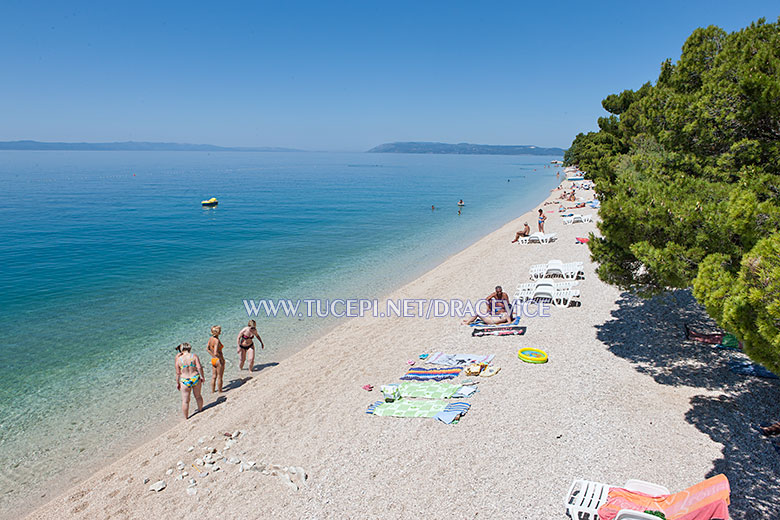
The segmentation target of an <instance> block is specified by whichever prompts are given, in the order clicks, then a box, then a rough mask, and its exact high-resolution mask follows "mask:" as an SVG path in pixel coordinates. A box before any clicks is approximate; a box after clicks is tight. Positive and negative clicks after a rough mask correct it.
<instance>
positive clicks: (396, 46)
mask: <svg viewBox="0 0 780 520" xmlns="http://www.w3.org/2000/svg"><path fill="white" fill-rule="evenodd" d="M778 15H780V6H779V5H778V4H777V1H776V0H775V1H773V2H754V1H749V0H747V1H740V2H734V1H730V2H717V1H708V2H699V1H693V2H689V1H677V2H642V3H636V2H626V1H623V2H609V3H596V2H571V3H567V2H537V3H534V4H533V5H525V6H523V5H521V4H520V3H519V2H506V3H499V2H454V1H452V2H444V1H442V2H424V1H417V2H403V1H393V2H372V1H367V0H363V1H359V2H338V1H332V2H322V1H320V2H292V1H290V2H245V3H243V2H222V3H216V2H214V3H211V4H210V5H209V4H205V3H197V2H180V3H176V2H155V3H151V2H149V3H147V2H102V3H99V2H94V3H91V4H90V3H79V2H50V3H45V2H35V1H9V0H4V1H3V2H2V4H0V140H15V139H36V140H42V141H124V140H136V141H176V142H188V143H211V144H219V145H237V146H286V147H296V148H304V149H311V150H343V151H359V150H365V149H368V148H370V147H372V146H374V145H377V144H380V143H383V142H388V141H406V140H415V141H443V142H464V141H466V142H473V143H485V144H535V145H539V146H561V147H567V146H568V145H569V144H570V142H571V140H572V138H573V137H574V136H575V135H576V134H577V133H578V132H580V131H587V130H591V129H594V128H595V125H596V118H597V117H598V116H600V115H603V111H602V109H601V105H600V101H601V99H603V98H604V97H605V96H606V95H607V94H610V93H613V92H618V91H621V90H623V89H626V88H636V87H638V86H640V85H641V84H642V83H643V82H645V81H648V80H655V79H656V78H657V75H658V70H659V66H660V63H661V62H662V61H663V60H664V59H666V58H668V57H671V58H673V59H676V58H677V57H679V53H680V48H681V46H682V44H683V42H684V40H685V38H686V37H687V36H688V35H689V34H690V32H691V31H692V30H693V29H695V28H696V27H699V26H707V25H710V24H714V25H719V26H721V27H723V28H724V29H726V30H729V31H732V30H736V29H739V28H741V27H743V26H745V25H747V24H749V23H750V22H751V21H754V20H756V19H758V18H759V17H762V16H763V17H766V18H767V19H768V20H769V21H775V20H776V19H777V17H778Z"/></svg>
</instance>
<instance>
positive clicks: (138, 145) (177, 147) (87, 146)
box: [0, 140, 304, 152]
mask: <svg viewBox="0 0 780 520" xmlns="http://www.w3.org/2000/svg"><path fill="white" fill-rule="evenodd" d="M0 150H65V151H69V150H71V151H73V150H78V151H131V152H302V151H304V150H297V149H295V148H278V147H263V146H258V147H249V146H216V145H213V144H187V143H152V142H147V141H121V142H111V143H61V142H42V141H29V140H28V141H0Z"/></svg>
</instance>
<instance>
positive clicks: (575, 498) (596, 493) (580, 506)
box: [563, 479, 669, 520]
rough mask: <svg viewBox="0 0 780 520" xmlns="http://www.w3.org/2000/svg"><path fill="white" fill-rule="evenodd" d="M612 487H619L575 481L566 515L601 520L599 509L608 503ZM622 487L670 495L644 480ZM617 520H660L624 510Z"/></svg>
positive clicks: (627, 483)
mask: <svg viewBox="0 0 780 520" xmlns="http://www.w3.org/2000/svg"><path fill="white" fill-rule="evenodd" d="M611 487H618V486H610V485H607V484H600V483H598V482H590V481H588V480H575V481H574V482H572V483H571V486H569V492H568V493H567V494H566V499H565V500H564V503H563V505H564V506H565V507H566V515H567V516H568V517H569V518H571V519H572V520H599V514H598V511H599V508H600V507H601V506H602V505H604V503H605V502H606V501H607V496H608V494H609V488H611ZM621 487H623V488H625V489H628V490H630V491H638V492H640V493H645V494H648V495H653V496H658V495H668V494H669V490H668V489H666V488H665V487H663V486H659V485H658V484H652V483H650V482H644V481H642V480H633V479H632V480H629V481H627V482H626V483H625V484H624V485H623V486H621ZM615 520H658V517H657V516H653V515H649V514H647V513H642V512H640V511H631V510H629V509H622V510H620V512H619V513H618V515H617V517H616V518H615Z"/></svg>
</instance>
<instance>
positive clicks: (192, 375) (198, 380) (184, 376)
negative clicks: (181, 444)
mask: <svg viewBox="0 0 780 520" xmlns="http://www.w3.org/2000/svg"><path fill="white" fill-rule="evenodd" d="M176 350H178V351H179V352H180V353H179V354H178V355H177V356H176V360H175V361H174V365H175V366H176V389H177V390H180V391H181V411H182V413H183V414H184V418H185V419H189V415H190V393H191V392H192V393H194V394H195V401H196V402H197V403H198V409H197V410H195V413H198V412H200V411H201V410H202V409H203V396H202V395H201V393H200V389H201V386H202V384H203V380H204V379H205V377H204V375H203V366H202V365H201V364H200V359H198V356H196V355H195V354H193V353H192V346H190V344H189V343H182V344H181V345H179V346H178V347H176Z"/></svg>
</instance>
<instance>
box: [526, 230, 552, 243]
mask: <svg viewBox="0 0 780 520" xmlns="http://www.w3.org/2000/svg"><path fill="white" fill-rule="evenodd" d="M556 238H558V235H557V234H556V233H541V232H539V231H537V232H536V233H531V234H530V235H528V236H527V237H520V238H518V239H517V243H518V244H530V243H531V242H538V243H540V244H549V243H550V242H552V241H554V240H555V239H556Z"/></svg>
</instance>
